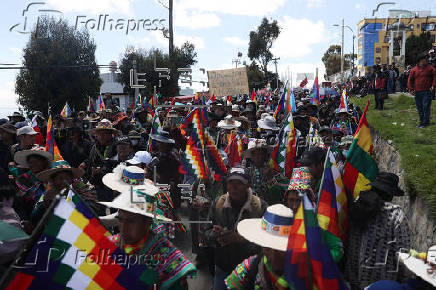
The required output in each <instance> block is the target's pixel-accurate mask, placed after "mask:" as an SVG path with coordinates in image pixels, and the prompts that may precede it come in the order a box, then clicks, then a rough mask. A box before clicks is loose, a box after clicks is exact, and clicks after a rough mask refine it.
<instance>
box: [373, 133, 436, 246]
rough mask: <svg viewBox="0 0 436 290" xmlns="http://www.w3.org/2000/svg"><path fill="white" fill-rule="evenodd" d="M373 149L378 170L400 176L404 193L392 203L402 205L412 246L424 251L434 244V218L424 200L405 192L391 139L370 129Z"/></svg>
mask: <svg viewBox="0 0 436 290" xmlns="http://www.w3.org/2000/svg"><path fill="white" fill-rule="evenodd" d="M371 135H372V137H373V143H374V150H375V155H376V158H377V162H378V166H379V170H380V171H387V172H393V173H395V174H397V175H398V176H399V177H400V185H399V186H400V188H401V189H403V190H404V191H405V192H406V194H405V195H404V196H402V197H395V198H394V201H393V202H394V203H396V204H399V205H401V206H402V207H403V209H404V212H405V213H406V215H407V218H408V219H409V226H410V230H411V233H412V237H411V241H412V244H411V246H412V248H414V249H416V250H419V251H426V250H427V249H428V248H429V247H431V246H433V245H436V220H435V219H433V218H431V217H430V214H429V210H428V207H427V206H426V204H425V201H424V200H422V199H421V198H419V197H416V193H412V197H411V196H410V195H409V194H410V193H409V192H407V190H406V187H405V184H404V170H403V169H402V168H401V158H400V154H399V152H398V151H397V150H396V149H395V147H394V146H393V144H392V141H391V140H384V139H383V138H381V137H380V136H379V135H378V134H377V132H375V131H373V130H371Z"/></svg>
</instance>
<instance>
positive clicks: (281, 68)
mask: <svg viewBox="0 0 436 290" xmlns="http://www.w3.org/2000/svg"><path fill="white" fill-rule="evenodd" d="M288 68H289V73H288ZM317 68H318V81H319V83H321V82H323V81H324V74H325V67H324V64H323V63H322V62H316V63H309V62H304V63H303V62H301V63H294V62H289V63H282V64H280V65H278V66H277V71H278V73H279V75H280V76H285V79H287V77H286V76H288V75H289V79H290V75H291V73H292V84H293V86H294V87H295V86H297V85H299V84H300V82H301V80H298V81H297V79H296V78H297V73H313V75H315V72H316V69H317ZM312 84H313V80H309V83H308V84H307V87H311V86H312Z"/></svg>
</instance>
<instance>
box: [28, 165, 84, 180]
mask: <svg viewBox="0 0 436 290" xmlns="http://www.w3.org/2000/svg"><path fill="white" fill-rule="evenodd" d="M61 171H69V172H71V174H72V175H73V177H74V178H80V177H82V176H83V175H84V174H85V172H84V171H83V170H82V169H80V168H73V167H71V166H70V165H69V164H68V162H67V161H65V160H58V161H55V162H53V163H52V164H51V168H50V169H47V170H44V171H42V172H40V173H38V174H37V175H36V177H37V178H38V179H39V180H41V181H49V180H50V178H51V177H52V175H53V174H55V173H58V172H61Z"/></svg>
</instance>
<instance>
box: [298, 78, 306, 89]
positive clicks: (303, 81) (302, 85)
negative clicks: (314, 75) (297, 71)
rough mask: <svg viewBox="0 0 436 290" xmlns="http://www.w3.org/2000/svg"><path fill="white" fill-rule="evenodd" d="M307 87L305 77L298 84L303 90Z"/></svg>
mask: <svg viewBox="0 0 436 290" xmlns="http://www.w3.org/2000/svg"><path fill="white" fill-rule="evenodd" d="M306 85H307V77H305V78H304V80H302V81H301V83H300V88H304V87H305V86H306Z"/></svg>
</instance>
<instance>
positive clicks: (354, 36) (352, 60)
mask: <svg viewBox="0 0 436 290" xmlns="http://www.w3.org/2000/svg"><path fill="white" fill-rule="evenodd" d="M333 26H335V27H339V24H333ZM345 27H346V28H348V29H349V30H350V31H351V33H352V35H353V52H352V55H351V63H352V66H351V75H352V76H353V75H354V39H355V38H356V35H355V34H354V31H353V29H352V28H351V27H350V26H348V25H344V20H343V19H342V47H341V73H343V51H344V28H345Z"/></svg>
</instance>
